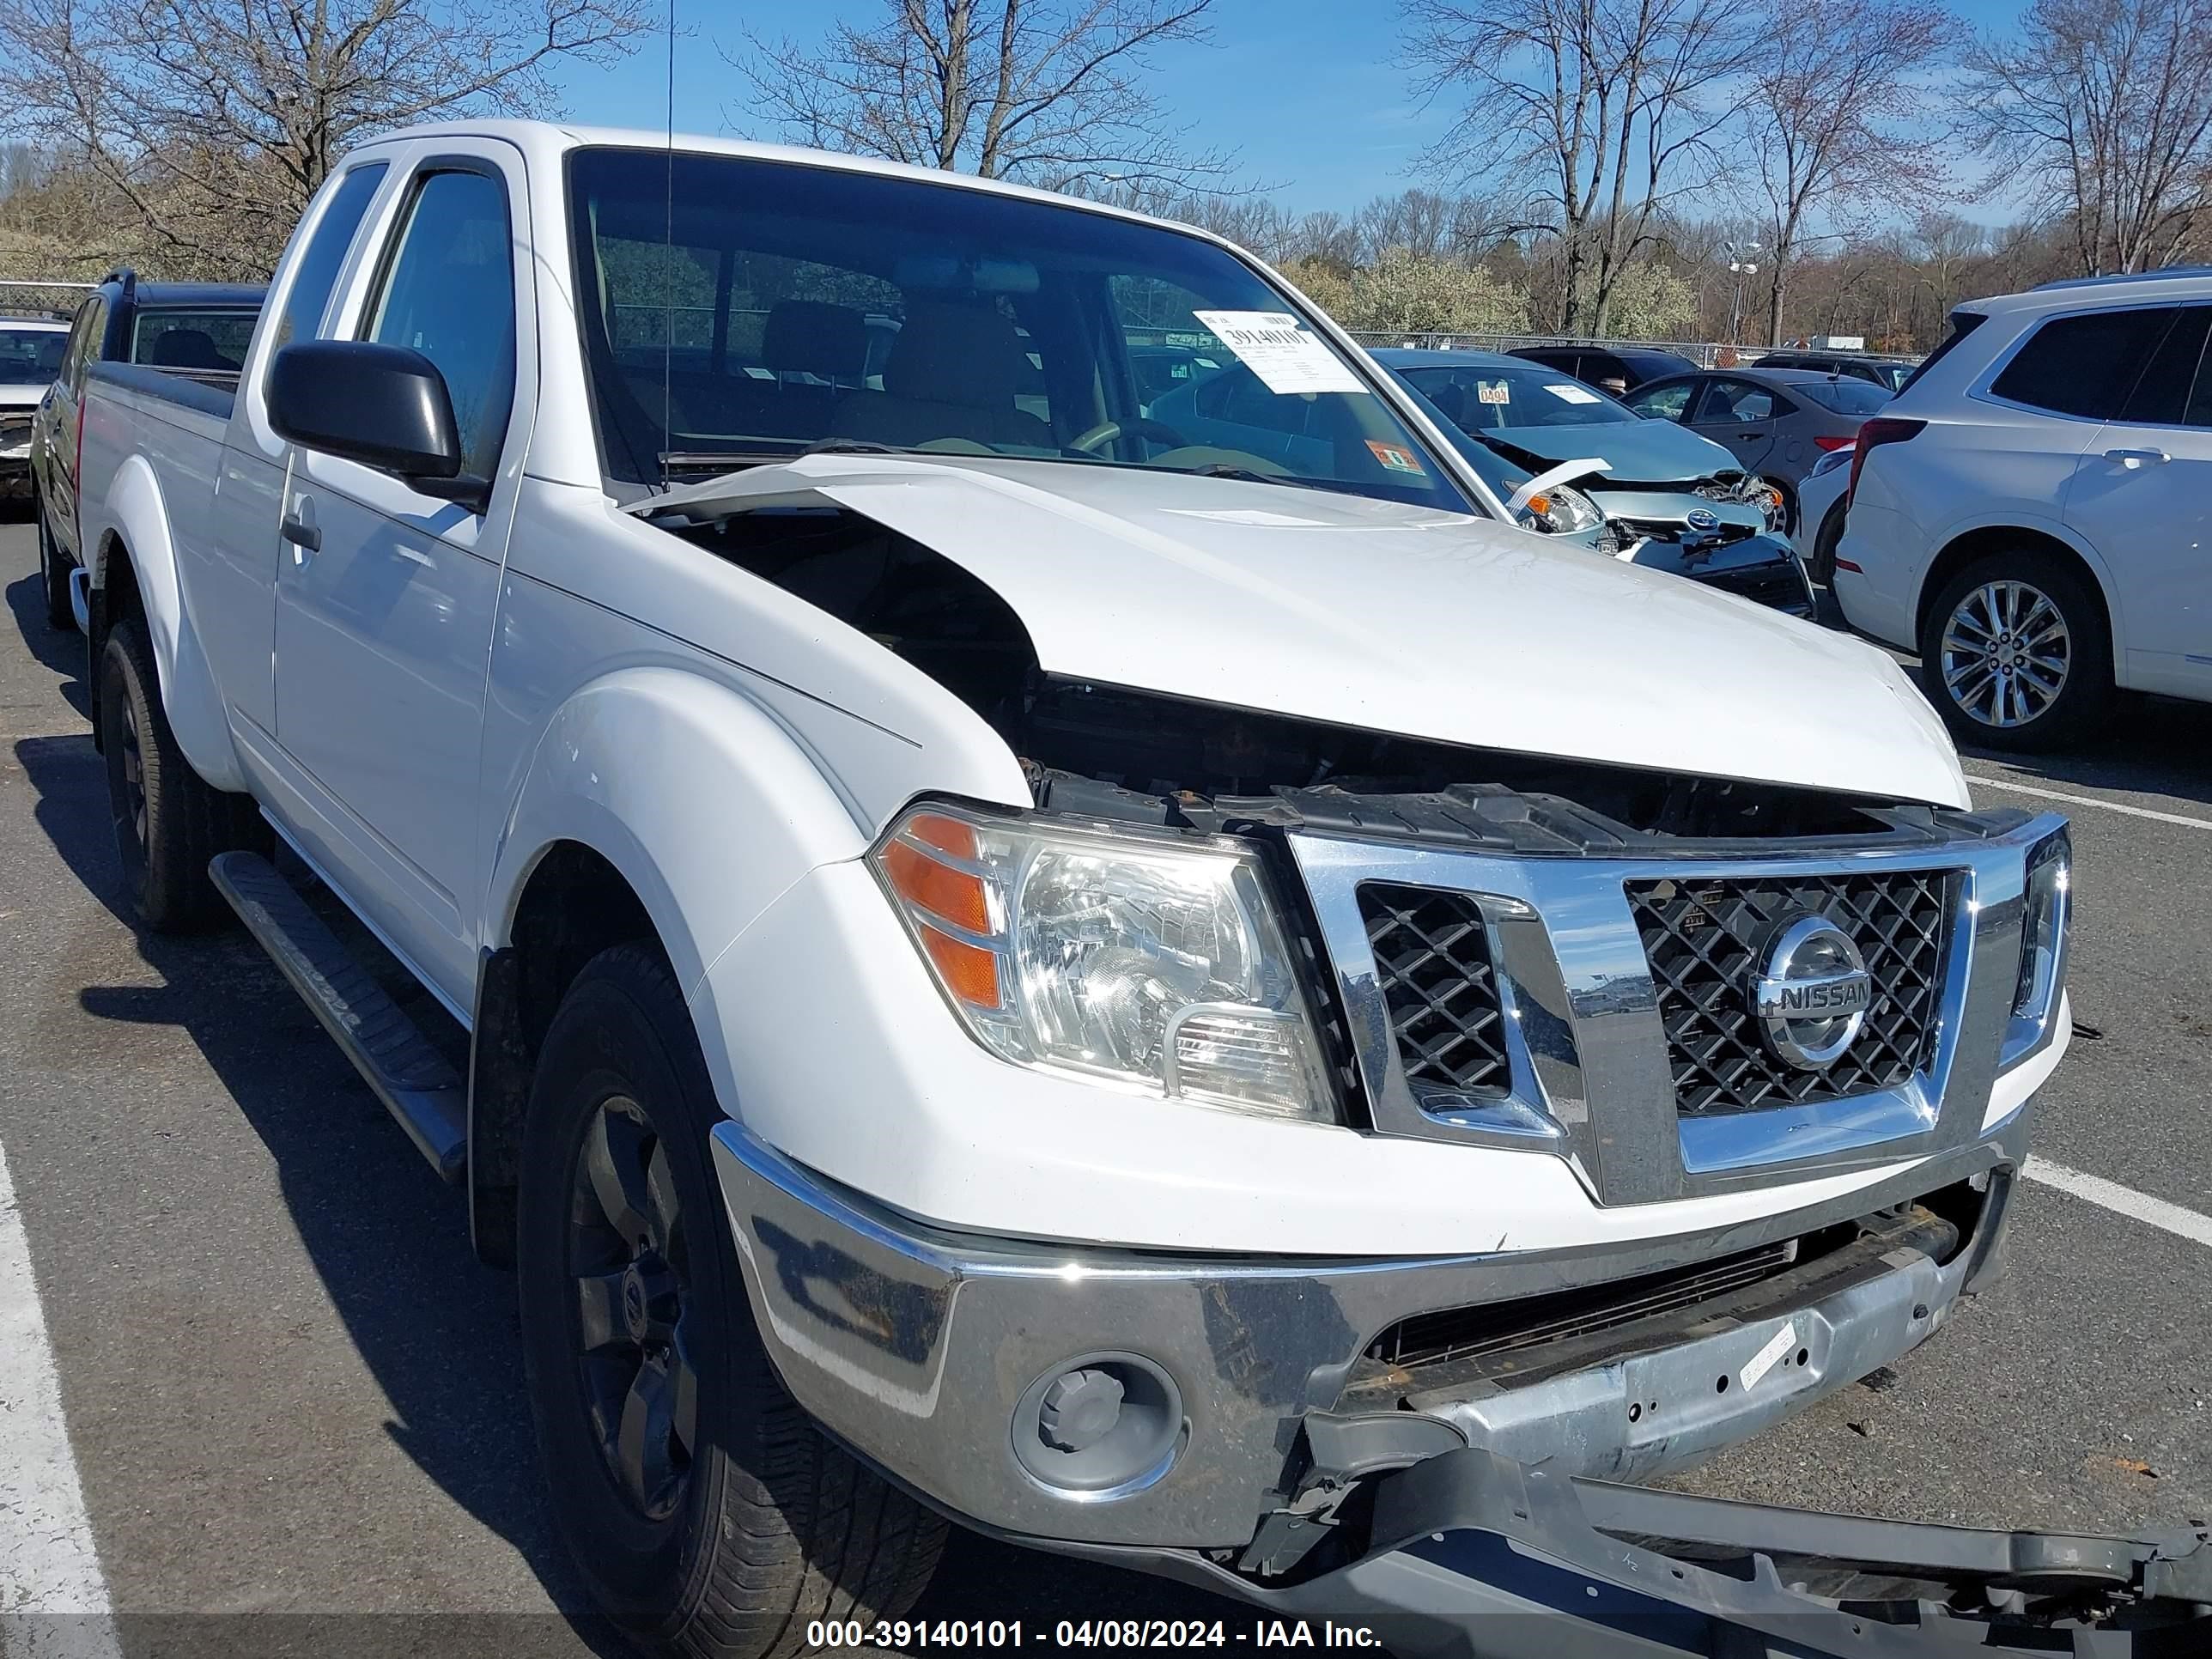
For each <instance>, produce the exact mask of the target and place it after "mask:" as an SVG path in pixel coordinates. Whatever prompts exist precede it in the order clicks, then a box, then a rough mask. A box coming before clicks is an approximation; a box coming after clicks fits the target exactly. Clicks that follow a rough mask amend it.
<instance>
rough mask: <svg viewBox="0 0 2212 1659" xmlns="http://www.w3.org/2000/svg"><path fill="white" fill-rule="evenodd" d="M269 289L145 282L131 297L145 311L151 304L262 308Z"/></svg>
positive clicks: (245, 286) (251, 285)
mask: <svg viewBox="0 0 2212 1659" xmlns="http://www.w3.org/2000/svg"><path fill="white" fill-rule="evenodd" d="M268 292H269V290H268V289H265V288H263V287H261V286H260V285H259V284H258V283H139V284H138V286H137V289H136V290H134V292H133V294H132V296H131V297H132V301H133V303H135V304H136V305H137V307H138V308H139V309H140V310H141V311H143V310H145V309H146V308H147V307H149V306H196V307H218V306H237V307H240V308H241V309H243V308H245V307H254V308H257V309H258V307H259V306H260V304H261V301H263V299H264V298H265V297H266V296H267V295H268Z"/></svg>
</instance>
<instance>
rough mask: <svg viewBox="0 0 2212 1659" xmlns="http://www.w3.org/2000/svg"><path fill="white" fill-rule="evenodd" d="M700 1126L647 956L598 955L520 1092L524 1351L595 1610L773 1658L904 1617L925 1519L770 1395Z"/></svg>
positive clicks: (677, 1026)
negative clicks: (830, 1635)
mask: <svg viewBox="0 0 2212 1659" xmlns="http://www.w3.org/2000/svg"><path fill="white" fill-rule="evenodd" d="M718 1117H719V1111H718V1109H717V1107H716V1105H715V1103H714V1091H713V1088H712V1086H711V1085H710V1084H709V1082H708V1078H707V1073H706V1065H705V1062H704V1060H702V1058H701V1055H700V1051H699V1042H698V1037H697V1036H696V1033H695V1032H694V1030H693V1029H692V1026H691V1020H690V1013H689V1011H688V1010H687V1009H686V1008H685V1006H684V998H683V994H682V993H681V992H680V991H679V990H678V987H677V984H676V981H675V977H674V975H672V974H671V972H670V970H669V968H668V965H667V963H665V961H664V960H662V958H661V957H660V956H659V953H658V952H657V951H653V950H650V949H648V948H647V947H645V946H642V945H621V946H617V948H615V949H613V950H611V951H605V952H604V953H602V954H601V955H599V956H598V957H594V958H593V959H592V961H591V962H590V963H587V964H586V966H585V968H584V969H583V971H582V972H581V973H580V975H578V976H577V978H576V981H575V983H574V985H573V986H572V987H570V989H569V991H568V994H567V996H565V997H564V998H563V999H562V1003H561V1006H560V1009H559V1011H558V1012H556V1014H555V1016H554V1018H553V1022H552V1024H551V1026H550V1029H549V1030H548V1031H547V1033H546V1036H545V1042H544V1048H543V1050H542V1051H541V1053H540V1054H539V1056H538V1066H537V1079H536V1082H535V1084H534V1085H533V1086H532V1091H531V1098H530V1108H529V1115H528V1118H527V1121H526V1127H525V1130H524V1141H523V1152H522V1167H521V1171H520V1176H521V1190H520V1195H519V1196H520V1208H519V1213H518V1217H517V1221H518V1232H517V1244H518V1261H517V1267H518V1269H519V1272H520V1296H521V1316H522V1335H523V1364H524V1370H525V1372H526V1376H527V1378H528V1383H529V1389H530V1398H531V1407H532V1414H533V1416H534V1417H535V1419H536V1422H537V1427H538V1447H539V1449H540V1451H541V1453H542V1454H543V1456H544V1463H545V1471H546V1477H547V1480H548V1483H549V1484H550V1487H551V1489H552V1500H553V1516H554V1521H555V1523H556V1526H557V1527H558V1528H559V1529H560V1531H561V1533H562V1537H563V1539H564V1541H566V1543H567V1544H568V1548H569V1551H570V1553H572V1554H573V1555H574V1557H575V1559H576V1562H577V1565H579V1567H580V1569H581V1571H582V1574H583V1577H584V1578H585V1580H586V1583H587V1584H588V1585H589V1587H590V1589H591V1591H592V1595H593V1597H594V1598H595V1599H596V1600H597V1601H598V1602H599V1606H600V1607H602V1608H603V1609H604V1610H605V1612H606V1613H607V1614H608V1615H609V1617H610V1618H611V1619H612V1620H614V1622H615V1623H616V1624H617V1626H620V1627H621V1628H622V1629H623V1631H625V1632H627V1633H628V1634H629V1636H630V1637H631V1638H633V1639H634V1640H635V1641H637V1642H639V1643H641V1644H643V1645H645V1646H646V1647H647V1649H649V1650H652V1651H654V1652H659V1653H667V1654H682V1655H687V1656H694V1659H781V1656H787V1655H791V1654H795V1653H798V1652H799V1651H800V1650H802V1649H803V1648H804V1647H805V1636H806V1625H807V1621H808V1620H810V1619H822V1618H832V1619H854V1620H860V1621H861V1622H862V1623H863V1624H868V1623H872V1622H874V1621H875V1620H878V1619H879V1618H896V1617H897V1616H898V1615H899V1614H900V1613H903V1612H904V1611H905V1610H906V1609H907V1608H908V1607H910V1606H911V1605H912V1604H913V1602H914V1601H915V1598H916V1597H917V1596H919V1595H921V1591H922V1589H923V1588H924V1587H925V1586H926V1585H927V1583H928V1580H929V1575H930V1573H931V1571H932V1570H933V1568H934V1567H935V1565H936V1563H937V1558H938V1555H939V1553H940V1551H941V1550H942V1549H943V1547H944V1541H945V1523H944V1522H942V1521H941V1520H939V1519H938V1518H937V1517H936V1516H933V1515H932V1514H931V1513H930V1512H929V1511H927V1510H924V1509H923V1508H921V1506H920V1505H919V1504H916V1503H915V1502H914V1500H913V1499H911V1498H908V1497H907V1496H906V1495H905V1494H904V1493H902V1492H897V1491H895V1490H893V1489H892V1488H891V1487H890V1486H888V1485H886V1484H885V1483H884V1481H883V1480H881V1479H880V1478H879V1477H878V1476H877V1475H875V1474H872V1473H871V1472H870V1471H869V1470H867V1469H866V1468H863V1467H861V1466H860V1464H859V1463H858V1462H855V1461H854V1459H853V1458H852V1457H851V1456H850V1455H848V1454H847V1453H846V1452H844V1451H843V1450H842V1449H840V1448H838V1447H837V1446H836V1445H834V1444H832V1443H830V1442H829V1440H828V1439H827V1438H826V1437H824V1436H823V1434H822V1432H821V1431H819V1430H818V1429H817V1428H816V1427H815V1426H814V1425H813V1424H812V1423H811V1421H809V1420H808V1419H807V1417H806V1415H805V1413H804V1412H802V1411H801V1410H800V1409H799V1407H798V1405H797V1404H796V1403H795V1402H794V1401H793V1400H792V1398H791V1396H790V1395H788V1394H787V1393H786V1392H785V1391H784V1389H783V1386H782V1383H781V1382H780V1380H779V1379H778V1378H777V1376H776V1374H775V1368H774V1366H773V1365H772V1364H771V1363H770V1362H769V1356H768V1353H767V1352H766V1350H765V1349H764V1348H763V1346H762V1345H761V1340H760V1338H759V1335H758V1334H757V1332H756V1330H755V1328H754V1326H753V1323H752V1320H751V1316H750V1310H749V1308H748V1305H747V1304H746V1300H745V1288H744V1279H743V1277H742V1274H741V1271H740V1269H739V1267H738V1261H737V1253H736V1251H735V1249H733V1248H732V1244H731V1242H730V1232H729V1225H728V1223H727V1221H726V1218H725V1217H724V1215H723V1213H722V1210H721V1204H720V1197H719V1194H718V1192H717V1186H716V1182H715V1180H714V1174H713V1171H712V1167H711V1164H710V1160H709V1157H708V1131H709V1129H710V1128H711V1127H713V1125H714V1122H715V1121H717V1119H718Z"/></svg>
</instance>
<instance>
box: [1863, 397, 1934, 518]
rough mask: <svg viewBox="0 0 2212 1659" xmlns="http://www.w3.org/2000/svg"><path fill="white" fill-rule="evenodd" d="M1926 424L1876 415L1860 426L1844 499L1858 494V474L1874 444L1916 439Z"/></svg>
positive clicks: (1864, 465) (1898, 442)
mask: <svg viewBox="0 0 2212 1659" xmlns="http://www.w3.org/2000/svg"><path fill="white" fill-rule="evenodd" d="M1927 424H1928V422H1925V421H1905V420H1899V418H1898V417H1897V416H1893V415H1877V416H1875V417H1874V419H1872V420H1870V421H1869V422H1867V423H1866V424H1865V425H1864V426H1862V427H1861V428H1859V442H1858V447H1857V449H1854V450H1853V451H1851V482H1850V486H1849V487H1848V488H1847V489H1845V490H1844V500H1846V501H1849V500H1850V498H1851V497H1852V496H1854V495H1857V494H1858V493H1859V474H1860V473H1861V472H1862V471H1864V470H1865V469H1866V459H1867V452H1868V451H1869V450H1870V449H1872V448H1873V447H1875V445H1876V444H1901V443H1903V442H1904V441H1905V440H1906V439H1907V438H1911V437H1917V435H1919V434H1920V432H1921V431H1922V430H1923V428H1925V427H1926V426H1927Z"/></svg>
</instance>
